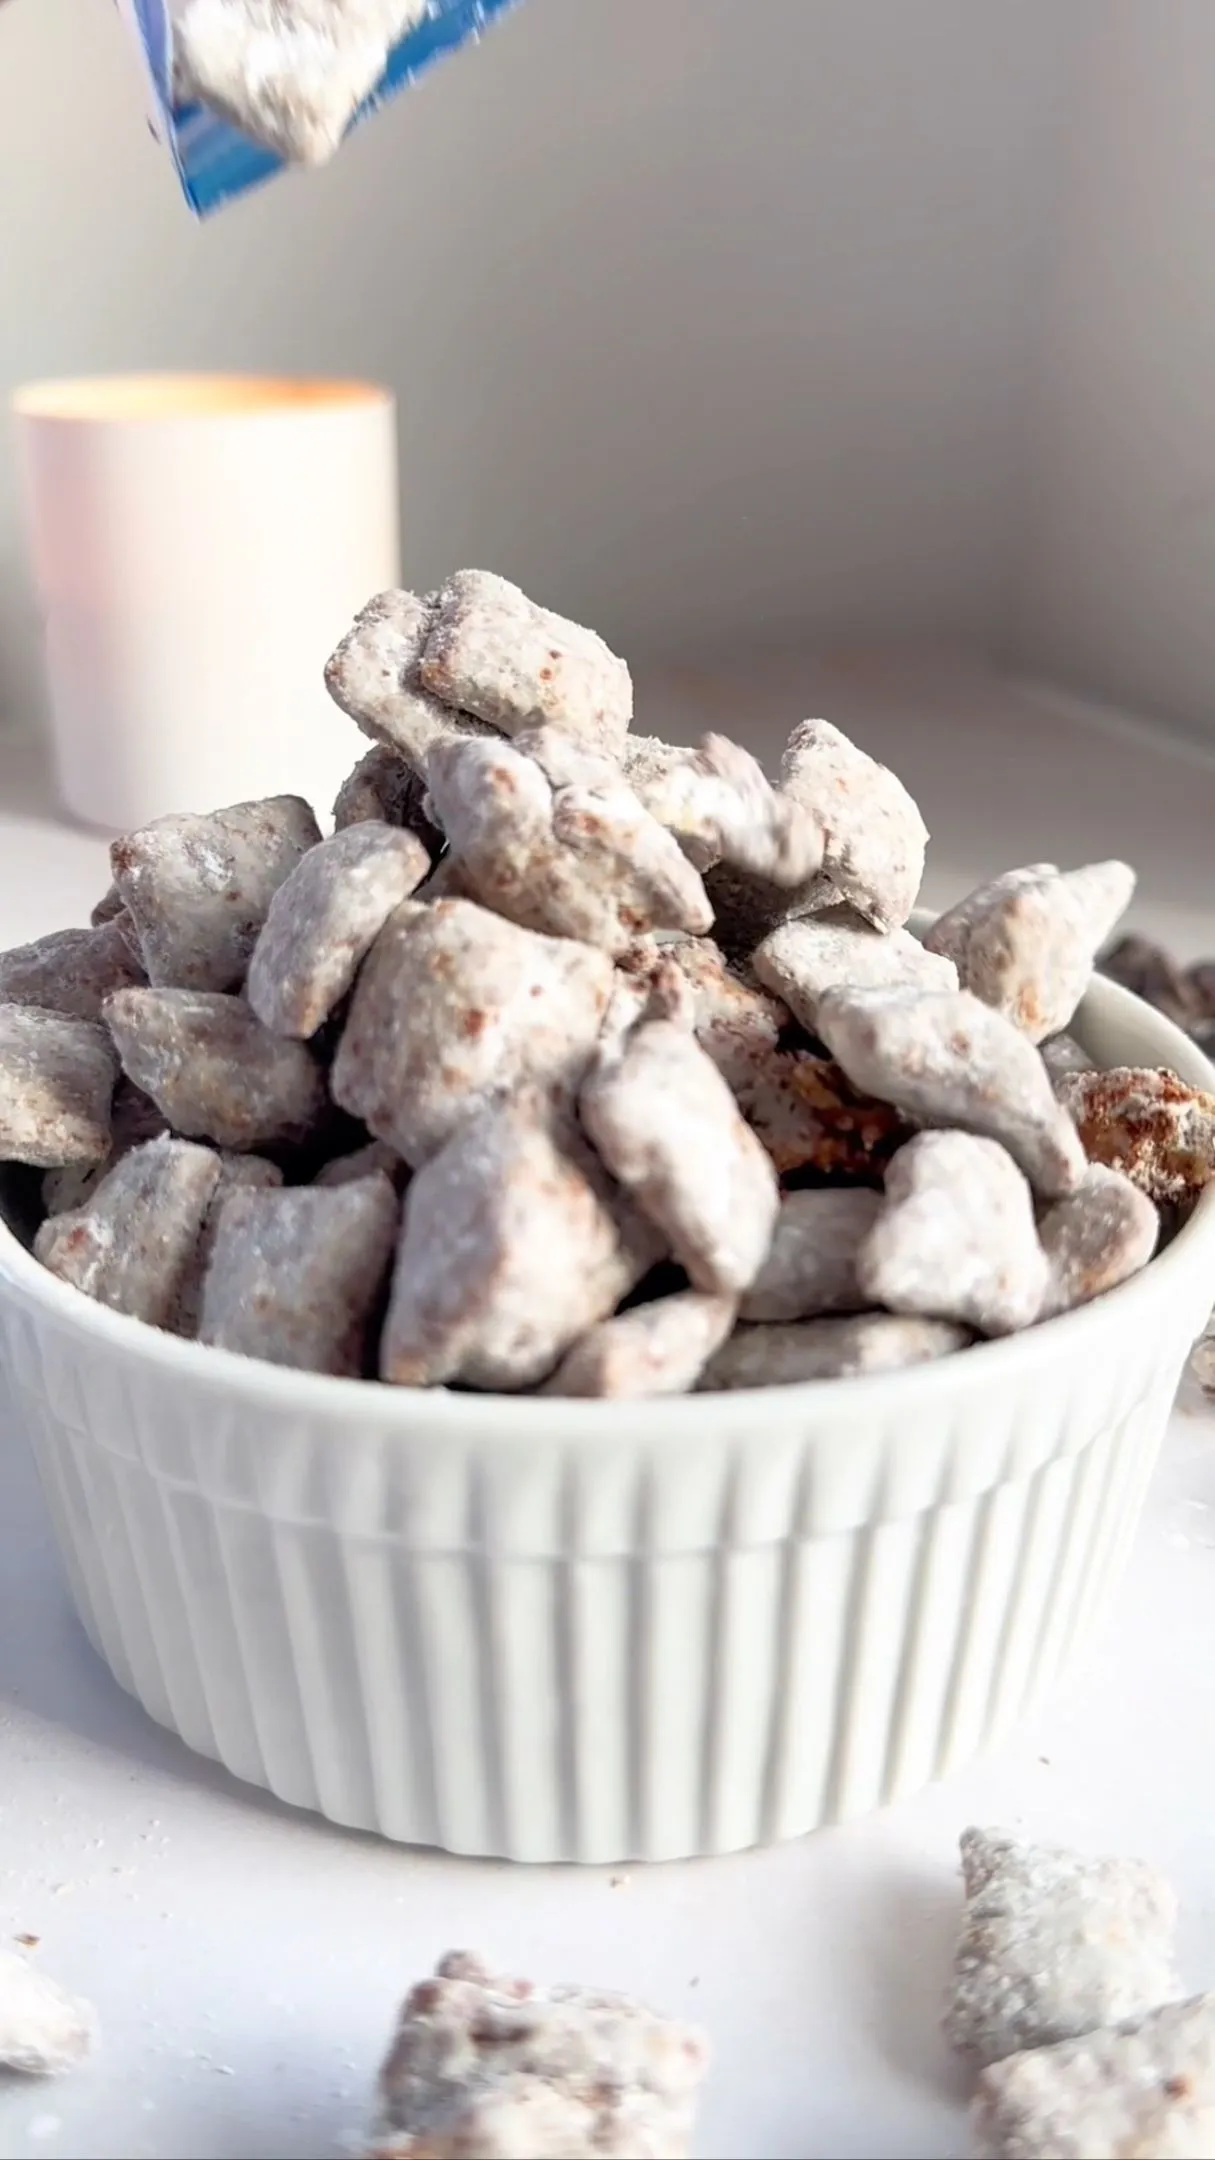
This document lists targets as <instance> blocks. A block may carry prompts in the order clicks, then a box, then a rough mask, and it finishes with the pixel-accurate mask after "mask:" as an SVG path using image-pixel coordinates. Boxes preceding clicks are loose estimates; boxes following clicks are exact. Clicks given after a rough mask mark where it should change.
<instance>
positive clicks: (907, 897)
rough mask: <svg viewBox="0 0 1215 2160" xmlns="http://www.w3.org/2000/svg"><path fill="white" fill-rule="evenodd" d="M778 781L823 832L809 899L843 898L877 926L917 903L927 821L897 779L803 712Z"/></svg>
mask: <svg viewBox="0 0 1215 2160" xmlns="http://www.w3.org/2000/svg"><path fill="white" fill-rule="evenodd" d="M781 786H782V788H783V789H784V791H785V793H786V794H788V795H791V796H792V797H793V798H794V800H795V801H796V802H801V803H805V804H806V805H807V806H808V807H809V808H810V809H812V810H814V811H816V812H817V814H818V817H819V820H820V822H821V824H822V827H823V831H824V834H825V846H824V852H823V866H822V870H821V872H820V874H819V876H818V878H817V879H816V881H815V883H814V886H813V888H812V889H811V890H810V892H809V893H808V894H807V896H806V897H807V899H808V901H809V903H810V904H812V905H814V906H817V907H830V906H832V905H833V904H834V903H835V902H836V901H840V900H843V901H846V902H847V904H848V905H849V907H853V908H855V909H856V912H857V914H858V915H863V916H864V918H865V920H866V922H870V923H873V924H874V925H875V927H876V928H877V929H879V930H897V929H899V928H901V926H902V924H903V923H905V922H906V920H907V917H908V916H909V915H910V913H911V910H912V908H913V907H914V906H915V902H916V895H917V893H918V892H919V889H920V880H921V879H922V877H923V875H924V851H925V849H926V847H927V845H928V828H927V827H926V825H925V823H924V820H923V818H922V817H921V816H920V813H919V811H918V810H917V808H916V806H915V804H914V802H913V801H912V799H911V797H910V795H909V794H908V793H907V790H906V788H905V787H904V786H903V783H902V781H901V780H899V779H897V778H896V777H895V775H894V773H892V772H890V771H889V770H888V768H887V767H886V766H885V765H879V764H878V762H877V760H876V759H875V758H871V757H868V756H866V754H865V752H864V751H863V750H858V749H857V746H856V744H855V743H852V742H849V740H848V737H847V736H846V735H842V734H841V733H840V730H839V729H838V728H836V727H832V726H831V723H830V722H829V721H827V720H803V721H802V723H801V725H800V727H796V728H794V730H793V733H792V734H791V736H790V737H789V741H788V744H787V745H786V748H785V754H784V757H783V759H782V761H781Z"/></svg>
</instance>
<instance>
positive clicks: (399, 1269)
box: [380, 1091, 662, 1390]
mask: <svg viewBox="0 0 1215 2160" xmlns="http://www.w3.org/2000/svg"><path fill="white" fill-rule="evenodd" d="M661 1250H662V1246H661V1240H660V1239H659V1238H658V1237H657V1236H656V1235H655V1233H654V1232H653V1230H652V1229H651V1227H650V1226H649V1225H648V1224H647V1223H646V1222H645V1221H644V1219H643V1218H641V1217H639V1216H638V1215H637V1214H636V1211H635V1210H634V1209H633V1208H632V1207H631V1206H630V1205H629V1204H628V1203H627V1202H626V1201H625V1200H624V1199H623V1198H622V1196H621V1195H619V1194H617V1193H615V1192H613V1190H612V1188H611V1185H610V1181H609V1180H608V1178H607V1177H606V1175H605V1174H604V1172H603V1170H602V1169H601V1168H600V1166H599V1164H598V1163H597V1162H596V1161H595V1158H594V1156H593V1155H592V1153H591V1151H590V1149H589V1148H588V1147H587V1146H586V1143H585V1141H584V1140H583V1139H582V1138H581V1136H580V1135H579V1134H578V1133H577V1131H576V1130H575V1129H573V1127H572V1126H570V1125H568V1124H567V1122H566V1120H565V1119H564V1118H561V1117H558V1118H556V1119H554V1117H553V1114H552V1111H551V1108H550V1106H549V1105H548V1104H547V1103H546V1102H545V1101H543V1100H542V1099H541V1098H540V1097H539V1096H538V1094H537V1093H536V1092H534V1091H525V1092H523V1093H522V1094H520V1095H517V1096H516V1097H515V1098H514V1099H513V1100H512V1101H511V1102H509V1103H507V1102H501V1103H497V1104H494V1105H493V1106H492V1107H490V1108H488V1109H486V1110H484V1111H483V1112H482V1114H481V1115H480V1116H479V1117H478V1118H476V1119H475V1120H474V1121H472V1122H466V1123H464V1124H463V1125H462V1126H461V1128H460V1130H459V1131H458V1132H457V1133H456V1135H455V1137H454V1138H453V1139H452V1140H451V1141H449V1143H448V1145H447V1146H446V1147H445V1148H443V1149H442V1150H441V1151H440V1152H439V1153H438V1154H437V1155H435V1156H433V1157H432V1159H431V1160H430V1161H429V1162H428V1163H426V1164H425V1166H424V1167H423V1168H422V1169H421V1170H419V1172H418V1174H417V1176H416V1177H415V1178H414V1180H413V1182H412V1184H411V1185H410V1187H409V1191H408V1193H407V1194H406V1196H405V1219H404V1224H403V1227H402V1231H401V1241H400V1247H399V1250H398V1253H397V1260H396V1267H395V1270H394V1273H393V1280H392V1294H391V1298H390V1301H389V1307H388V1317H387V1320H386V1322H385V1325H384V1335H383V1341H382V1345H381V1356H380V1372H381V1377H382V1378H383V1379H385V1380H388V1381H392V1382H395V1383H396V1384H397V1385H398V1386H401V1387H428V1386H433V1385H434V1384H435V1383H436V1382H441V1381H450V1380H464V1381H467V1382H469V1383H470V1384H471V1385H472V1386H473V1387H482V1388H501V1389H507V1390H511V1389H518V1388H525V1387H532V1386H534V1385H535V1383H536V1382H537V1381H540V1380H543V1379H544V1378H545V1377H546V1376H547V1374H549V1373H550V1372H551V1371H552V1370H553V1367H554V1366H555V1365H556V1364H557V1362H558V1360H559V1359H560V1358H561V1357H562V1356H563V1355H564V1353H565V1352H566V1350H568V1349H569V1347H570V1345H571V1343H573V1342H576V1341H577V1339H578V1337H579V1336H581V1335H585V1333H586V1331H587V1329H588V1328H591V1327H594V1325H595V1324H596V1322H597V1321H599V1320H603V1319H606V1317H607V1315H608V1314H609V1313H610V1312H612V1311H613V1310H614V1309H615V1307H616V1306H617V1305H618V1304H619V1302H620V1300H621V1298H622V1297H624V1296H625V1294H626V1293H627V1292H628V1291H629V1290H630V1289H632V1288H633V1286H634V1285H635V1284H636V1283H638V1282H640V1281H641V1279H642V1277H643V1275H645V1274H646V1272H647V1271H648V1269H649V1268H650V1267H651V1266H652V1264H653V1263H654V1261H655V1260H657V1259H658V1258H659V1257H660V1256H661Z"/></svg>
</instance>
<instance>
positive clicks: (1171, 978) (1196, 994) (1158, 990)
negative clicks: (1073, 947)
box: [1097, 934, 1207, 1033]
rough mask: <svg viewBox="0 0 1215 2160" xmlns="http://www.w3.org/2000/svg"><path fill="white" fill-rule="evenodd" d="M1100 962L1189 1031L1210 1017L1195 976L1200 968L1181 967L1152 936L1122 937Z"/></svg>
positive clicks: (1111, 976)
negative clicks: (1155, 942) (1153, 940)
mask: <svg viewBox="0 0 1215 2160" xmlns="http://www.w3.org/2000/svg"><path fill="white" fill-rule="evenodd" d="M1097 966H1098V967H1099V968H1100V970H1101V973H1102V974H1103V975H1107V976H1108V977H1109V979H1110V981H1111V982H1116V983H1121V984H1122V987H1123V989H1124V990H1133V991H1134V993H1135V996H1136V997H1141V998H1142V999H1143V1000H1144V1002H1145V1003H1146V1004H1148V1005H1153V1006H1155V1008H1156V1011H1157V1012H1162V1013H1163V1014H1164V1015H1165V1017H1166V1019H1169V1020H1171V1021H1172V1022H1173V1023H1174V1025H1175V1026H1176V1027H1180V1028H1185V1029H1186V1031H1187V1033H1188V1031H1189V1030H1190V1029H1191V1028H1193V1027H1194V1025H1195V1024H1196V1023H1197V1022H1199V1021H1201V1020H1204V1019H1205V1018H1206V1017H1207V1012H1206V1000H1205V999H1204V997H1203V994H1202V989H1201V984H1200V982H1196V981H1195V979H1194V978H1195V975H1196V973H1197V971H1196V970H1195V969H1189V970H1188V971H1187V970H1185V969H1182V968H1179V967H1178V965H1177V963H1176V961H1175V960H1174V959H1173V958H1172V957H1171V955H1170V954H1169V953H1167V952H1166V951H1165V950H1164V947H1163V946H1162V945H1153V944H1152V942H1151V940H1150V938H1145V937H1136V936H1135V935H1133V934H1132V935H1130V936H1128V937H1121V938H1119V939H1118V941H1117V943H1116V944H1115V945H1111V947H1110V949H1109V951H1108V952H1104V953H1102V954H1101V956H1100V958H1099V959H1098V961H1097Z"/></svg>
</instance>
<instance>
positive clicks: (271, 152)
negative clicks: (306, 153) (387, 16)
mask: <svg viewBox="0 0 1215 2160" xmlns="http://www.w3.org/2000/svg"><path fill="white" fill-rule="evenodd" d="M515 4H516V0H425V5H424V6H423V7H422V9H421V12H420V13H418V15H417V19H416V20H414V21H412V22H410V23H409V24H408V27H407V28H405V29H404V30H403V32H402V34H401V35H400V36H399V37H398V38H397V40H396V42H395V43H394V44H392V45H391V46H390V47H387V40H386V39H384V40H383V41H382V42H381V43H380V45H379V48H378V51H377V50H376V44H375V38H374V32H373V33H372V35H371V38H370V40H369V41H368V42H369V49H370V50H371V52H372V54H373V60H372V68H371V71H370V72H365V73H364V74H363V75H362V82H361V83H360V85H359V87H360V89H361V87H362V83H365V82H367V81H369V80H372V78H373V76H374V75H375V74H376V73H377V71H378V79H375V80H373V81H372V88H371V89H370V91H369V92H368V94H367V95H366V96H363V97H362V98H361V99H360V98H359V97H358V95H357V92H356V93H355V95H354V97H353V98H352V99H351V108H352V110H351V116H350V117H349V118H347V113H346V111H345V110H342V111H341V112H340V130H341V132H342V133H344V132H346V130H347V127H348V126H349V127H357V126H358V124H359V122H360V121H362V120H364V119H366V118H367V116H368V115H369V114H370V113H373V112H376V111H377V110H378V109H379V107H380V106H381V105H383V104H385V103H386V102H387V101H388V100H389V99H390V98H393V97H395V96H396V94H397V92H398V91H399V90H403V89H405V88H407V86H408V85H409V84H410V83H412V82H414V81H415V80H416V79H417V77H418V76H419V75H421V74H423V73H424V72H425V70H426V69H427V68H429V67H431V66H432V65H433V63H434V62H435V61H436V60H441V59H442V58H443V57H444V55H445V54H447V53H452V52H458V51H459V49H460V47H461V46H462V45H467V44H469V43H470V42H471V41H472V40H474V39H476V38H478V37H480V36H481V34H482V32H483V31H484V30H485V29H486V27H487V26H488V24H489V23H490V22H491V21H492V20H493V19H494V17H495V16H497V15H501V14H504V13H505V11H506V9H507V8H508V7H512V6H514V5H515ZM118 5H119V8H120V9H121V11H122V13H123V15H124V17H125V18H126V20H127V22H128V24H129V26H130V28H131V29H132V31H133V32H134V35H135V38H136V40H137V42H138V45H139V49H140V53H141V56H142V60H143V65H144V73H145V78H146V83H147V89H148V95H149V120H150V123H151V126H152V132H153V133H154V135H155V136H156V138H157V140H158V141H161V142H163V143H165V145H166V146H167V148H168V150H169V153H170V155H171V156H172V159H173V162H174V164H175V166H176V167H177V172H178V177H179V179H180V181H181V185H182V190H183V192H184V194H185V198H186V201H187V202H188V203H189V205H190V208H191V209H192V210H193V211H195V213H196V214H197V215H198V216H199V217H207V216H209V215H210V213H211V212H212V211H214V210H218V209H220V208H222V206H223V204H224V203H226V202H231V201H233V200H234V199H235V198H236V197H238V196H241V195H247V194H248V193H249V192H250V190H251V189H253V188H257V187H260V186H261V185H262V184H263V182H264V181H266V180H271V179H273V177H274V175H275V174H276V173H279V172H282V171H284V170H285V169H286V168H287V167H288V165H289V163H291V162H295V160H292V159H289V157H288V156H287V155H286V154H284V152H283V151H282V150H281V149H277V148H272V147H270V143H269V141H268V140H266V139H265V131H263V139H262V140H258V139H256V135H255V134H254V133H246V132H244V131H243V129H242V128H241V127H240V126H237V125H236V124H234V118H228V117H224V111H223V108H224V105H225V103H227V104H228V105H229V106H231V105H232V104H235V103H237V102H238V101H237V100H236V99H235V98H232V97H230V96H226V95H225V93H224V90H223V87H222V84H221V90H220V94H219V95H218V96H215V97H212V96H211V95H210V93H209V92H208V102H207V103H203V102H201V101H200V100H199V99H191V100H190V101H189V102H187V101H185V99H184V97H183V95H182V92H181V88H180V84H181V77H182V68H181V65H180V60H181V54H180V53H178V55H177V61H178V65H177V66H176V67H175V51H174V45H175V35H176V36H177V37H179V38H182V39H183V41H184V36H185V35H186V31H183V28H182V23H183V16H184V18H185V22H186V26H187V30H188V26H189V21H190V5H191V0H118ZM208 5H209V12H210V18H211V20H210V24H209V27H210V29H211V30H212V32H213V33H214V31H215V29H216V25H217V24H218V25H219V29H220V33H221V36H220V37H215V36H213V44H214V45H215V47H216V49H217V50H218V51H219V52H220V56H221V59H222V60H223V61H224V62H225V63H229V64H230V63H232V62H233V60H234V58H235V59H236V60H239V57H240V56H239V54H238V53H236V51H235V40H234V38H233V37H232V36H231V35H228V37H227V44H226V46H225V45H224V44H223V43H222V36H223V34H224V33H225V28H226V16H227V17H230V18H232V19H233V20H234V21H237V22H239V20H240V17H241V14H242V7H243V9H244V11H245V12H246V13H247V15H248V16H249V18H250V19H251V20H252V21H254V23H255V24H256V18H258V17H259V16H260V17H262V18H264V20H265V22H266V24H267V26H268V27H267V29H266V31H265V35H264V38H263V50H265V49H269V50H271V51H272V52H273V53H275V54H277V53H278V52H280V51H283V52H286V51H287V50H288V48H289V44H290V42H291V41H292V40H293V39H294V37H295V32H294V31H293V30H292V28H291V21H290V18H291V10H290V7H289V5H285V4H284V0H208ZM379 5H380V7H381V9H383V10H384V12H386V13H387V12H391V0H379ZM364 6H365V8H366V11H367V13H368V15H369V16H370V18H371V19H372V20H373V21H374V18H375V14H376V6H375V0H364ZM225 11H226V16H225ZM194 12H195V14H199V13H203V12H205V10H203V9H200V8H199V6H198V0H194ZM300 13H301V16H302V17H303V18H304V22H303V27H302V29H301V31H300V33H299V42H300V45H301V48H302V49H303V48H306V46H307V41H308V39H309V37H310V35H311V33H310V30H309V28H308V22H309V20H310V19H311V20H312V21H315V20H316V19H317V18H318V15H319V16H320V17H321V19H322V21H323V13H324V11H323V6H322V7H321V8H319V9H318V5H317V0H302V5H301V8H300ZM409 13H410V9H409V6H408V0H405V4H403V5H402V6H401V8H400V19H404V18H405V17H407V16H408V15H409ZM333 17H334V20H335V21H338V22H340V20H341V18H340V15H339V12H338V10H337V9H336V8H335V9H334V10H333ZM254 34H255V33H254ZM351 43H352V45H353V46H354V48H355V51H354V53H353V55H352V57H353V60H354V63H355V67H354V73H355V74H356V75H357V62H358V59H359V31H358V27H357V26H356V25H353V24H352V26H351ZM386 48H387V60H386V63H385V64H384V65H383V66H382V68H381V66H380V57H379V56H380V54H382V53H383V52H384V51H385V49H386ZM325 49H326V48H325V46H324V44H323V42H322V44H321V46H320V48H319V50H320V51H321V53H322V54H323V52H324V50H325ZM366 49H368V46H364V47H363V50H364V51H365V50H366ZM259 57H260V56H259ZM345 57H346V56H345V55H344V54H343V53H342V52H341V51H340V50H335V51H334V54H333V61H334V71H335V76H336V74H337V73H338V72H339V70H340V68H341V64H342V62H343V60H344V59H345ZM303 61H304V62H305V63H310V64H311V68H312V80H313V84H314V85H315V82H316V79H317V76H318V73H323V64H322V63H318V59H317V52H316V50H315V49H314V50H312V51H308V50H306V49H304V50H303ZM250 72H251V74H252V73H253V70H252V69H251V70H250ZM232 73H233V78H234V80H237V79H238V74H239V70H238V68H235V69H233V70H232ZM205 80H206V75H205V71H204V81H205ZM175 83H176V87H175ZM335 88H336V92H337V100H338V105H339V107H340V104H341V95H342V93H341V87H340V84H337V83H335ZM255 94H256V93H255ZM287 110H288V111H289V110H290V106H289V103H288V105H287ZM269 133H270V134H271V135H273V133H274V130H273V129H271V130H269ZM336 141H337V136H336V135H335V137H334V141H333V143H332V144H326V145H325V146H324V148H323V150H322V151H321V153H320V154H317V155H313V156H311V157H301V158H300V159H299V162H301V163H320V162H323V158H324V156H325V155H327V154H328V153H329V150H330V149H331V148H333V147H335V146H336Z"/></svg>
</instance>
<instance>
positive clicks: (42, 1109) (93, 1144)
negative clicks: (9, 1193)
mask: <svg viewBox="0 0 1215 2160" xmlns="http://www.w3.org/2000/svg"><path fill="white" fill-rule="evenodd" d="M117 1077H118V1061H117V1059H116V1058H115V1056H114V1052H113V1048H112V1046H111V1043H110V1039H109V1036H108V1035H107V1034H106V1031H105V1029H104V1028H103V1027H98V1026H97V1025H96V1024H95V1023H94V1022H93V1021H91V1020H69V1019H67V1018H66V1017H65V1015H63V1014H62V1013H48V1012H43V1011H42V1010H41V1009H40V1008H39V1007H37V1006H33V1005H5V1004H0V1162H19V1163H32V1164H33V1165H34V1166H35V1167H36V1168H38V1169H42V1170H53V1169H57V1168H59V1167H60V1166H68V1165H78V1164H79V1165H83V1166H86V1167H87V1166H88V1165H90V1164H93V1163H99V1162H104V1160H105V1158H106V1156H107V1155H108V1153H109V1150H110V1099H111V1097H112V1095H113V1093H114V1082H115V1080H116V1079H117Z"/></svg>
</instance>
